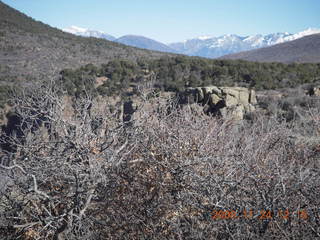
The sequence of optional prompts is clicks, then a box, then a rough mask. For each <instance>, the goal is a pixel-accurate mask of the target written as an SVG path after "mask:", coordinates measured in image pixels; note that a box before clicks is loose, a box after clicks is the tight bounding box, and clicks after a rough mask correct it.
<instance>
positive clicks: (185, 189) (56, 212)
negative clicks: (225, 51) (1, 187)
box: [0, 85, 320, 239]
mask: <svg viewBox="0 0 320 240" xmlns="http://www.w3.org/2000/svg"><path fill="white" fill-rule="evenodd" d="M15 103H16V105H15V111H16V113H17V114H18V115H19V116H20V117H21V118H22V119H23V121H21V122H23V123H24V125H22V126H21V127H22V129H21V130H23V132H24V134H23V137H21V138H20V139H19V138H13V139H12V144H15V146H16V149H17V151H16V152H15V154H12V155H11V163H10V164H9V167H7V166H4V165H2V169H3V170H7V171H9V172H10V174H11V177H12V179H13V180H14V183H13V184H12V186H11V187H10V188H8V189H7V192H6V194H5V195H3V196H2V199H1V201H2V203H3V204H2V205H3V206H4V207H2V208H5V210H6V211H7V213H10V214H6V220H7V224H8V227H7V228H6V230H2V232H0V233H1V234H3V236H4V237H3V238H5V234H7V236H6V237H7V238H18V237H21V238H23V239H31V238H33V239H257V238H259V239H301V238H304V239H315V238H318V237H319V236H320V235H319V230H320V229H319V226H320V224H319V212H318V209H317V207H318V206H319V204H320V189H319V188H320V187H319V181H320V179H319V178H320V177H319V160H318V159H319V154H317V152H316V150H315V149H312V148H310V147H308V146H307V145H304V144H303V143H301V144H298V142H297V141H294V140H292V139H293V132H292V129H289V128H288V127H287V124H286V123H279V121H278V120H275V119H273V118H268V119H267V118H264V117H257V119H255V121H254V122H253V123H248V122H234V121H232V120H224V121H222V120H219V119H217V118H213V117H210V116H207V115H204V114H202V113H199V112H198V113H196V112H194V111H193V110H192V108H189V107H185V108H180V107H178V106H177V105H176V103H175V101H173V100H171V101H169V102H167V103H164V101H158V102H157V103H156V104H154V108H144V107H143V106H140V108H139V110H138V111H139V114H138V115H139V118H138V119H135V120H133V121H132V124H125V125H123V124H122V123H121V122H120V121H119V120H117V119H116V118H115V117H114V116H112V114H111V113H110V112H108V111H107V109H104V110H103V109H101V110H100V111H93V110H92V106H93V105H94V104H95V102H94V99H91V98H90V97H87V98H84V99H81V100H77V101H76V102H75V104H74V109H75V111H74V115H73V117H72V118H71V119H65V118H64V117H63V116H64V115H63V112H64V107H65V106H64V105H63V102H62V98H61V97H59V93H58V92H56V91H55V89H54V88H53V87H52V86H50V85H48V86H47V87H43V88H41V87H39V88H37V89H32V91H26V92H25V94H24V95H22V96H19V97H16V99H15ZM146 104H147V103H146ZM38 119H41V121H38ZM35 120H36V121H35ZM2 208H0V209H2ZM250 209H252V210H253V212H252V213H253V214H252V216H251V215H250V214H249V217H248V218H245V216H244V214H243V213H244V211H245V210H246V211H248V212H249V210H250ZM287 209H288V210H289V213H290V214H289V215H288V218H285V217H281V216H278V215H273V216H271V217H270V218H268V217H266V216H265V219H262V218H263V217H264V216H263V214H261V213H262V212H260V211H263V210H270V211H272V213H273V214H278V213H279V212H278V211H280V210H283V211H285V210H287ZM219 210H221V211H227V210H234V211H235V212H236V213H237V216H238V218H237V219H235V216H226V215H225V216H221V218H224V219H213V215H214V213H215V212H214V211H219ZM300 210H305V211H306V212H305V213H307V214H308V218H302V217H301V216H300V217H298V216H297V215H296V214H297V212H298V211H300ZM220 213H221V212H220ZM283 213H284V212H283ZM227 218H229V219H227ZM2 229H4V228H2Z"/></svg>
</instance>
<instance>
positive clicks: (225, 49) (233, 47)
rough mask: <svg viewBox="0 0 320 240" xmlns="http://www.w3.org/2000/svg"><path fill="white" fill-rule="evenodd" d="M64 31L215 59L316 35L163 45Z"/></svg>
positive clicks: (229, 38) (79, 30)
mask: <svg viewBox="0 0 320 240" xmlns="http://www.w3.org/2000/svg"><path fill="white" fill-rule="evenodd" d="M63 31H65V32H69V33H72V34H76V35H79V36H84V37H97V38H104V39H107V40H111V41H115V42H119V43H123V44H126V45H130V46H134V47H139V48H146V49H150V50H156V51H164V52H174V53H181V54H186V55H190V56H200V57H207V58H218V57H221V56H223V55H227V54H233V53H238V52H242V51H248V50H252V49H256V48H262V47H269V46H272V45H275V44H278V43H284V42H288V41H293V40H296V39H299V38H302V37H304V36H308V35H312V34H317V33H320V29H316V28H308V29H306V30H304V31H302V32H298V33H295V34H291V33H288V32H284V33H272V34H267V35H261V34H257V35H252V36H245V37H242V36H238V35H235V34H226V35H222V36H219V37H212V36H208V35H205V36H199V37H197V38H193V39H189V40H185V41H182V42H176V43H170V44H167V45H165V44H163V43H160V42H157V41H155V40H152V39H149V38H145V37H143V36H134V35H127V36H123V37H121V38H115V37H113V36H111V35H109V34H107V33H105V32H102V31H94V30H89V29H86V28H81V27H77V26H71V27H69V28H65V29H63Z"/></svg>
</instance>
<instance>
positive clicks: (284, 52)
mask: <svg viewBox="0 0 320 240" xmlns="http://www.w3.org/2000/svg"><path fill="white" fill-rule="evenodd" d="M221 58H222V59H242V60H247V61H257V62H283V63H291V62H297V63H302V62H311V63H315V62H320V34H314V35H310V36H306V37H303V38H300V39H297V40H294V41H290V42H286V43H281V44H277V45H274V46H271V47H266V48H260V49H256V50H251V51H246V52H241V53H236V54H231V55H226V56H223V57H221Z"/></svg>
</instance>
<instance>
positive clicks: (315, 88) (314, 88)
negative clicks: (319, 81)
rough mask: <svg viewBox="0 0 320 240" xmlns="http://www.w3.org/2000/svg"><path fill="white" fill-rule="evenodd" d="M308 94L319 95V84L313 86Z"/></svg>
mask: <svg viewBox="0 0 320 240" xmlns="http://www.w3.org/2000/svg"><path fill="white" fill-rule="evenodd" d="M308 94H309V95H310V96H316V97H320V86H316V87H313V88H311V89H310V90H309V93H308Z"/></svg>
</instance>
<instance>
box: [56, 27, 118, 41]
mask: <svg viewBox="0 0 320 240" xmlns="http://www.w3.org/2000/svg"><path fill="white" fill-rule="evenodd" d="M62 30H63V31H65V32H68V33H72V34H75V35H78V36H82V37H96V38H104V39H107V40H110V41H114V40H115V39H116V38H115V37H113V36H111V35H109V34H107V33H105V32H102V31H95V30H89V29H86V28H81V27H77V26H71V27H68V28H64V29H62Z"/></svg>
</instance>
